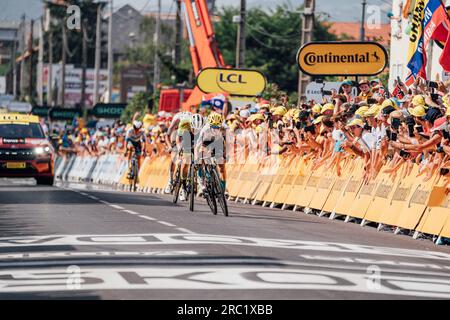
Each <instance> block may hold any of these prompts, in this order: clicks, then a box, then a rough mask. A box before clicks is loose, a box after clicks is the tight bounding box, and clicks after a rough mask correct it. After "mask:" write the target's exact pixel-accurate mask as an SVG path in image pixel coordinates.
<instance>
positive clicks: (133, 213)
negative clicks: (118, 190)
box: [122, 210, 140, 215]
mask: <svg viewBox="0 0 450 320" xmlns="http://www.w3.org/2000/svg"><path fill="white" fill-rule="evenodd" d="M122 211H123V212H125V213H129V214H132V215H140V213H139V212H136V211H131V210H122Z"/></svg>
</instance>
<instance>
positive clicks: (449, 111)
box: [445, 107, 450, 116]
mask: <svg viewBox="0 0 450 320" xmlns="http://www.w3.org/2000/svg"><path fill="white" fill-rule="evenodd" d="M445 115H446V116H450V107H447V111H446V112H445Z"/></svg>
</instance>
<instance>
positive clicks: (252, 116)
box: [249, 113, 264, 122]
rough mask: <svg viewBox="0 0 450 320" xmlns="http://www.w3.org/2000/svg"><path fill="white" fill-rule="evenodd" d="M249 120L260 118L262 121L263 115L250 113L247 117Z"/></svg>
mask: <svg viewBox="0 0 450 320" xmlns="http://www.w3.org/2000/svg"><path fill="white" fill-rule="evenodd" d="M249 120H250V122H253V121H256V120H261V121H264V116H263V115H262V114H260V113H256V114H252V115H251V116H250V118H249Z"/></svg>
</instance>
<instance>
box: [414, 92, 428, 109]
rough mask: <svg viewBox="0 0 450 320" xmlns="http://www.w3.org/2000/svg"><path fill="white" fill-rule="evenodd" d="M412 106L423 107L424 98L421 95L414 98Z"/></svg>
mask: <svg viewBox="0 0 450 320" xmlns="http://www.w3.org/2000/svg"><path fill="white" fill-rule="evenodd" d="M412 105H413V106H414V107H417V106H423V105H425V97H424V96H423V95H421V94H418V95H416V96H414V98H413V99H412Z"/></svg>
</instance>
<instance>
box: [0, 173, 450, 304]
mask: <svg viewBox="0 0 450 320" xmlns="http://www.w3.org/2000/svg"><path fill="white" fill-rule="evenodd" d="M17 298H19V299H22V298H25V299H29V298H32V299H54V298H75V299H416V298H420V299H423V298H429V299H442V298H444V299H449V298H450V247H445V246H436V245H434V244H433V243H432V242H431V241H427V240H413V239H412V238H410V237H407V236H402V235H394V234H392V233H388V232H379V231H377V230H376V229H375V228H370V227H364V228H363V227H361V226H359V225H356V224H352V223H344V222H342V221H336V220H334V221H330V220H328V219H326V218H319V217H317V216H314V215H306V214H304V213H301V212H295V213H294V212H290V211H281V210H279V209H270V208H261V207H259V206H250V205H242V204H235V203H231V204H230V217H228V218H226V217H224V216H223V215H220V214H219V215H217V216H213V215H212V214H211V213H210V211H209V209H208V207H206V205H205V204H204V203H203V202H199V203H197V207H196V212H195V213H190V212H189V211H188V209H187V205H186V204H181V205H176V206H174V205H173V204H172V203H171V201H170V197H168V196H162V195H158V196H156V195H150V194H131V193H127V192H123V191H114V190H103V188H98V187H94V186H86V185H68V184H64V185H58V186H56V187H38V186H35V185H34V182H33V180H0V299H17Z"/></svg>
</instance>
